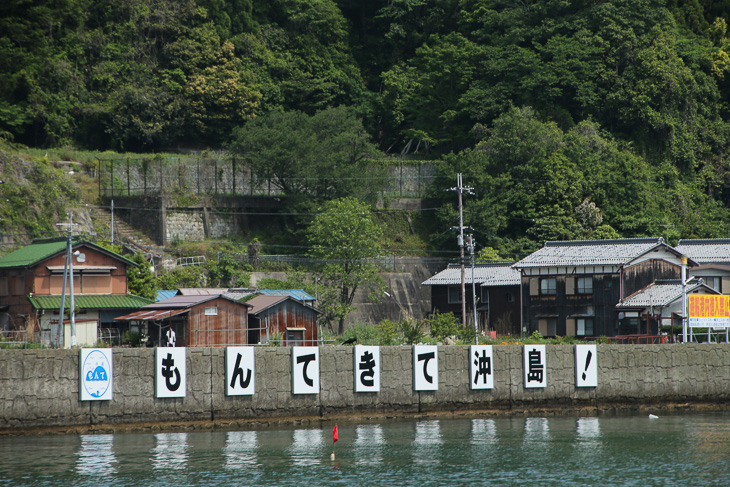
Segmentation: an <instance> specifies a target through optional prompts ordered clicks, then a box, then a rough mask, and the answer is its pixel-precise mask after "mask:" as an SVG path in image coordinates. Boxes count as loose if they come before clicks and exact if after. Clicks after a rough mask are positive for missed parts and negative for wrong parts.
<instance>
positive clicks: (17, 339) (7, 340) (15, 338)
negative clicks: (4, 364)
mask: <svg viewBox="0 0 730 487" xmlns="http://www.w3.org/2000/svg"><path fill="white" fill-rule="evenodd" d="M27 346H28V332H27V331H26V330H3V331H0V348H25V347H27Z"/></svg>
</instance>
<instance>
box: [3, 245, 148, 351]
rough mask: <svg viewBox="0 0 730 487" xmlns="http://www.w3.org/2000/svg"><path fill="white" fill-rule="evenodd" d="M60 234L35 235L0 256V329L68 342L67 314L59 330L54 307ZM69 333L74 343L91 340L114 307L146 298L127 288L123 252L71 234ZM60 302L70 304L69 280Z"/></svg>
mask: <svg viewBox="0 0 730 487" xmlns="http://www.w3.org/2000/svg"><path fill="white" fill-rule="evenodd" d="M66 248H67V239H66V238H52V239H42V240H35V241H33V243H32V244H31V245H28V246H26V247H23V248H21V249H18V250H16V251H14V252H11V253H9V254H7V255H5V256H3V257H2V258H0V310H1V311H2V313H1V314H0V331H3V332H4V333H5V334H8V335H12V334H13V332H17V331H18V330H20V331H22V332H23V333H24V334H25V335H26V337H27V340H28V341H40V342H41V343H42V344H43V345H46V346H48V345H55V344H56V340H58V342H59V345H63V346H67V347H68V346H70V345H71V327H70V322H69V319H68V315H67V316H66V317H65V318H64V325H65V326H64V333H63V335H61V334H60V333H59V328H58V323H59V310H60V307H61V294H62V291H63V276H64V267H65V266H66ZM72 250H73V256H72V259H73V262H72V267H73V282H74V301H75V303H74V304H75V308H76V313H75V325H76V326H75V335H76V337H77V343H78V344H79V345H94V344H95V343H96V341H97V340H98V339H101V338H103V336H102V335H103V333H102V330H104V329H108V328H109V327H111V326H112V324H113V318H114V317H115V316H117V315H119V313H123V312H125V311H128V310H132V309H139V308H140V307H141V306H144V305H146V304H149V303H151V302H152V301H151V300H149V299H145V298H141V297H139V296H132V295H129V294H127V267H128V266H130V265H136V264H135V263H134V262H132V261H130V260H128V259H127V258H125V257H123V256H121V255H118V254H116V253H114V252H111V251H109V250H107V249H105V248H103V247H100V246H98V245H96V244H93V243H91V242H86V241H83V240H76V239H75V240H74V241H73V242H72ZM66 295H67V296H66V299H65V307H66V308H68V307H69V305H70V286H69V285H67V288H66Z"/></svg>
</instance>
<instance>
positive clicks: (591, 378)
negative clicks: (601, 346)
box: [575, 345, 598, 387]
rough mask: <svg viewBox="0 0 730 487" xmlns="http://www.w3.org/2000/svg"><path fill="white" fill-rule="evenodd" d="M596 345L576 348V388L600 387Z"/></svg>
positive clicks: (577, 346)
mask: <svg viewBox="0 0 730 487" xmlns="http://www.w3.org/2000/svg"><path fill="white" fill-rule="evenodd" d="M596 349H597V347H596V346H595V345H576V346H575V386H576V387H597V386H598V359H597V357H596Z"/></svg>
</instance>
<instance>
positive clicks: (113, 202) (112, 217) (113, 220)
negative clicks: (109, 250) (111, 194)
mask: <svg viewBox="0 0 730 487" xmlns="http://www.w3.org/2000/svg"><path fill="white" fill-rule="evenodd" d="M112 245H114V200H112Z"/></svg>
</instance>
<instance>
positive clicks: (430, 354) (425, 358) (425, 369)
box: [418, 352, 436, 384]
mask: <svg viewBox="0 0 730 487" xmlns="http://www.w3.org/2000/svg"><path fill="white" fill-rule="evenodd" d="M432 358H436V354H435V353H434V352H428V353H421V354H418V361H419V362H420V361H421V360H423V377H424V378H425V379H426V381H427V382H428V383H429V384H433V376H431V375H429V374H428V361H429V360H431V359H432Z"/></svg>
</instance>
